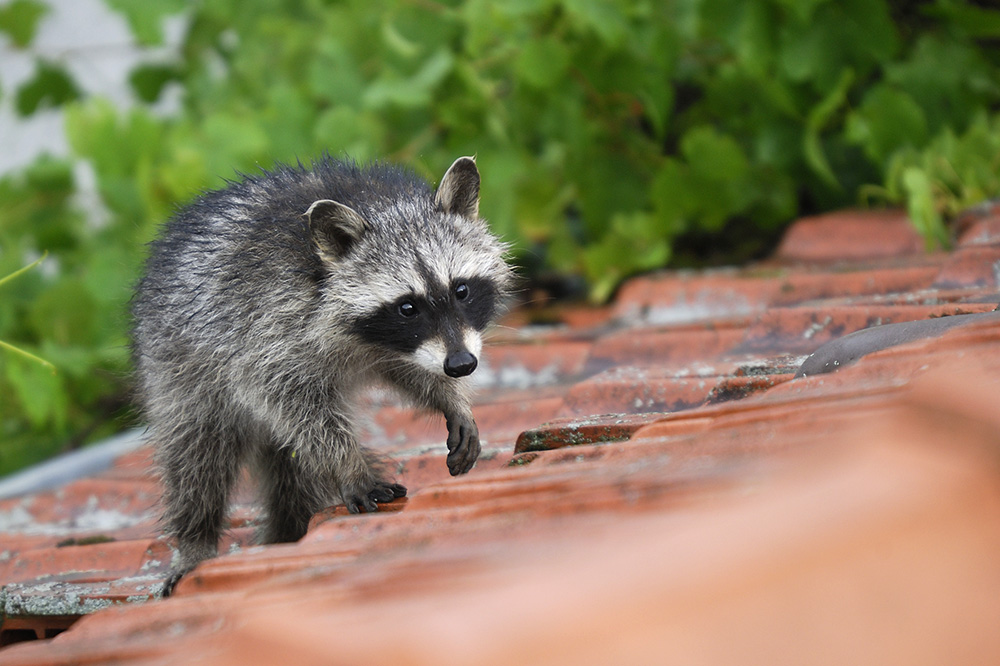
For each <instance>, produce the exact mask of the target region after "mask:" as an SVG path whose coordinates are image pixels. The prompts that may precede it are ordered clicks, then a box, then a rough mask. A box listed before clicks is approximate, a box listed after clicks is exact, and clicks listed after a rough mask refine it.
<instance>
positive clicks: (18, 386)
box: [3, 355, 68, 430]
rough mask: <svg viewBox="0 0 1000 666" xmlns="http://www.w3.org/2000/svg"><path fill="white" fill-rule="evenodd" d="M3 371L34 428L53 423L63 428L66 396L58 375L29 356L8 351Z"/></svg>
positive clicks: (53, 425) (59, 428)
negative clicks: (30, 359)
mask: <svg viewBox="0 0 1000 666" xmlns="http://www.w3.org/2000/svg"><path fill="white" fill-rule="evenodd" d="M3 365H4V368H5V372H4V375H5V377H6V378H7V381H8V382H10V385H11V386H13V387H14V393H15V395H16V396H17V399H18V402H20V404H21V407H22V408H23V409H24V412H25V414H26V415H27V417H28V419H29V420H30V422H31V424H32V425H33V426H34V427H35V428H41V427H43V426H46V425H52V427H54V428H55V429H57V430H62V429H63V427H64V426H65V421H66V407H67V404H68V396H67V395H66V391H65V389H64V387H63V381H62V379H61V378H60V376H59V375H57V374H54V373H53V372H51V371H50V370H49V369H47V368H45V367H43V366H40V365H39V364H37V363H33V362H31V361H29V360H28V359H23V358H20V357H17V356H11V355H7V356H6V357H5V358H4V364H3Z"/></svg>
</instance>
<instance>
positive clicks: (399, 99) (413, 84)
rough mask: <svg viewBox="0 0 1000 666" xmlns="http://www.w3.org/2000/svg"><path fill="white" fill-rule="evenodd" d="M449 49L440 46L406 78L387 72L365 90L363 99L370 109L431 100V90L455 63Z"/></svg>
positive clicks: (414, 104)
mask: <svg viewBox="0 0 1000 666" xmlns="http://www.w3.org/2000/svg"><path fill="white" fill-rule="evenodd" d="M454 64H455V59H454V56H453V55H452V54H451V52H450V51H448V50H446V49H439V50H438V51H435V52H434V54H433V55H431V56H430V57H429V58H428V59H427V60H425V61H424V63H423V65H422V66H421V67H420V69H419V70H418V71H417V72H416V73H415V74H414V75H413V76H410V77H408V78H401V77H399V75H398V74H396V73H394V72H391V71H390V72H387V73H385V74H384V75H383V76H382V77H380V78H379V79H378V80H376V81H375V82H374V83H372V85H371V86H369V88H368V90H366V91H365V94H364V97H363V102H364V104H365V106H366V107H368V108H370V109H383V108H385V107H387V106H399V107H403V108H417V107H421V106H426V105H428V104H430V101H431V93H432V92H433V91H434V89H435V88H436V87H437V86H438V84H440V83H441V81H443V80H444V78H445V77H446V76H447V75H448V74H449V73H450V72H451V70H452V68H453V67H454Z"/></svg>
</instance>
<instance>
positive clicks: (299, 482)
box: [257, 445, 336, 543]
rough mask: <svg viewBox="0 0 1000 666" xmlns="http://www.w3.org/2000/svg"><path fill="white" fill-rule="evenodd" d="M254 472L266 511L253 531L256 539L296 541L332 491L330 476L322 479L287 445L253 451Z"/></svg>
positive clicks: (330, 495)
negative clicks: (255, 459)
mask: <svg viewBox="0 0 1000 666" xmlns="http://www.w3.org/2000/svg"><path fill="white" fill-rule="evenodd" d="M257 476H258V477H259V483H260V486H261V491H262V494H263V496H264V505H265V510H266V512H267V513H266V516H265V519H264V524H263V525H262V527H261V529H260V532H259V533H258V535H257V540H258V541H259V542H260V543H286V542H290V541H298V540H299V539H301V538H302V537H303V536H304V535H305V533H306V529H307V528H308V527H309V519H310V518H312V516H313V514H314V513H316V512H317V511H319V510H320V509H322V508H323V507H325V506H327V505H328V504H330V502H331V501H332V499H333V496H335V495H336V491H335V489H334V488H333V479H332V477H328V478H326V479H325V480H324V479H323V478H322V477H320V475H318V474H316V471H315V470H313V469H312V468H311V467H310V466H307V465H304V464H302V461H301V460H299V459H298V458H297V457H296V456H295V455H294V449H290V448H285V447H280V448H279V447H277V446H273V445H269V446H265V447H262V448H261V450H260V451H259V452H258V455H257Z"/></svg>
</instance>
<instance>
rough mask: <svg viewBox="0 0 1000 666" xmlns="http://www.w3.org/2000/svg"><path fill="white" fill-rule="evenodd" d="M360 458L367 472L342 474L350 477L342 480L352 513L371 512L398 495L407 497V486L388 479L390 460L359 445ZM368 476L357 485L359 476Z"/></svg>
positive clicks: (343, 489) (345, 497)
mask: <svg viewBox="0 0 1000 666" xmlns="http://www.w3.org/2000/svg"><path fill="white" fill-rule="evenodd" d="M358 450H359V452H360V454H361V455H360V459H361V460H362V461H364V468H365V469H366V470H367V473H366V474H358V473H355V474H354V475H351V474H348V475H341V478H342V479H344V478H345V477H346V478H347V479H349V480H348V481H347V482H346V483H345V482H344V481H343V480H342V481H341V484H342V485H341V492H342V494H343V500H344V504H345V505H346V506H347V510H348V511H350V512H351V513H361V509H364V510H365V511H366V512H368V513H371V512H373V511H377V510H378V504H379V502H382V503H385V502H391V501H393V500H394V499H396V498H398V497H406V486H403V485H400V484H398V483H391V482H389V481H386V478H388V476H389V473H388V472H389V470H388V467H389V465H388V461H387V460H386V459H385V457H383V456H381V455H379V454H378V453H376V452H375V451H373V450H371V449H369V448H367V447H364V446H359V447H358ZM366 477H367V478H368V481H367V482H366V483H364V484H363V485H360V486H359V485H356V481H357V479H359V478H366Z"/></svg>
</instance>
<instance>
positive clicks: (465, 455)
mask: <svg viewBox="0 0 1000 666" xmlns="http://www.w3.org/2000/svg"><path fill="white" fill-rule="evenodd" d="M446 421H447V423H448V471H449V472H451V475H452V476H458V475H459V474H465V473H466V472H468V471H469V470H470V469H472V466H473V465H475V464H476V460H478V459H479V452H480V450H481V448H480V445H479V428H478V427H476V422H475V421H473V420H472V419H471V418H468V419H466V418H454V419H446Z"/></svg>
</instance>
